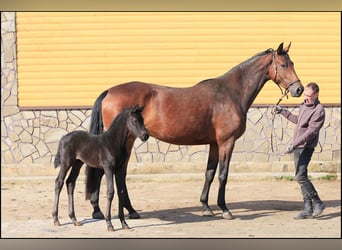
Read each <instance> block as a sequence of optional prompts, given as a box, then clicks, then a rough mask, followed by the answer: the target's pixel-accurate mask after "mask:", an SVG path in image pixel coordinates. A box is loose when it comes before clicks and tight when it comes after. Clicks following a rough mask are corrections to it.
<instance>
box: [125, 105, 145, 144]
mask: <svg viewBox="0 0 342 250" xmlns="http://www.w3.org/2000/svg"><path fill="white" fill-rule="evenodd" d="M143 110H144V107H143V106H139V105H135V106H133V107H131V108H130V110H129V116H128V120H127V126H128V129H129V130H130V131H131V133H132V134H133V135H134V136H136V137H139V138H140V139H141V140H142V141H147V140H148V138H149V133H148V131H147V129H146V128H145V125H144V118H143V116H142V115H141V112H142V111H143Z"/></svg>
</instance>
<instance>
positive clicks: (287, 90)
mask: <svg viewBox="0 0 342 250" xmlns="http://www.w3.org/2000/svg"><path fill="white" fill-rule="evenodd" d="M275 53H276V52H275V51H274V50H273V51H272V63H273V67H274V80H273V81H274V82H275V83H276V84H277V86H278V87H279V89H280V91H281V94H282V97H281V98H280V99H279V102H278V103H277V104H276V105H278V104H279V103H280V101H281V100H282V99H283V98H284V96H287V94H288V93H289V88H290V87H291V86H292V85H293V84H295V83H297V82H300V80H299V79H297V80H295V81H293V82H290V83H286V81H285V80H284V78H282V77H280V76H279V80H280V81H283V82H285V83H286V88H285V91H284V92H283V89H282V88H281V87H280V86H279V85H280V82H279V83H277V76H278V69H277V62H276V59H275Z"/></svg>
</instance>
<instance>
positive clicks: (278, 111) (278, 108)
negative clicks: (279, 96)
mask: <svg viewBox="0 0 342 250" xmlns="http://www.w3.org/2000/svg"><path fill="white" fill-rule="evenodd" d="M281 111H283V108H282V107H280V106H275V107H274V112H275V113H276V114H280V113H281Z"/></svg>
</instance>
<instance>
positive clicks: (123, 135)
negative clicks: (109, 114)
mask: <svg viewBox="0 0 342 250" xmlns="http://www.w3.org/2000/svg"><path fill="white" fill-rule="evenodd" d="M127 118H128V113H127V112H126V111H123V112H121V113H120V114H119V115H118V116H117V117H115V119H114V121H113V122H112V123H111V125H110V126H109V129H108V130H107V131H106V132H105V133H104V134H103V137H104V138H105V141H106V142H108V144H109V145H117V143H118V144H119V145H120V147H124V145H125V143H126V139H127V136H128V132H129V130H128V127H127ZM118 140H120V141H119V142H118Z"/></svg>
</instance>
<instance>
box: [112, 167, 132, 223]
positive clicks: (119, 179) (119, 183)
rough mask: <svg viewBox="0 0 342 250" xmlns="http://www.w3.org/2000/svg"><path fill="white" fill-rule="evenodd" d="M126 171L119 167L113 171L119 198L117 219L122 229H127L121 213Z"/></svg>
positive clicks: (124, 194) (125, 189) (125, 191)
mask: <svg viewBox="0 0 342 250" xmlns="http://www.w3.org/2000/svg"><path fill="white" fill-rule="evenodd" d="M125 178H126V170H125V168H123V167H120V168H119V170H118V171H115V183H116V187H117V192H118V197H119V210H118V211H119V219H120V222H121V225H122V228H123V229H129V226H128V225H127V223H126V221H125V215H124V211H123V201H124V199H125V198H126V197H127V188H126V185H125Z"/></svg>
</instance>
